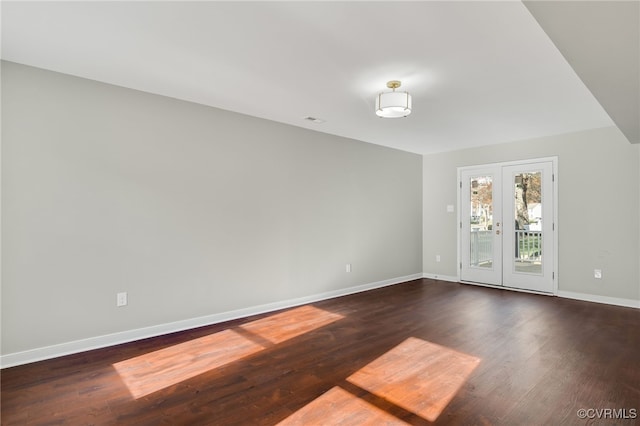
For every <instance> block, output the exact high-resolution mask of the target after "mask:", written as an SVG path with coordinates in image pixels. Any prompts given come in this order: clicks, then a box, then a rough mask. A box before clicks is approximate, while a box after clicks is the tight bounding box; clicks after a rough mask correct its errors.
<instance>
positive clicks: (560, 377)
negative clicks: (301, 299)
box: [1, 279, 640, 425]
mask: <svg viewBox="0 0 640 426" xmlns="http://www.w3.org/2000/svg"><path fill="white" fill-rule="evenodd" d="M1 382H2V383H1V385H2V386H1V388H2V393H1V419H2V425H45V424H46V425H53V424H65V425H116V424H117V425H254V424H255V425H275V424H283V425H334V424H344V425H361V424H370V425H383V424H389V425H403V424H411V425H428V424H460V425H467V424H478V425H490V424H493V425H560V424H563V425H564V424H568V425H572V424H576V425H582V424H612V425H613V424H616V425H634V424H640V418H638V417H640V310H637V309H632V308H622V307H616V306H609V305H601V304H595V303H588V302H580V301H574V300H568V299H561V298H554V297H547V296H537V295H531V294H524V293H516V292H509V291H503V290H497V289H490V288H484V287H474V286H468V285H462V284H453V283H445V282H439V281H433V280H428V279H423V280H416V281H411V282H408V283H404V284H399V285H395V286H391V287H386V288H383V289H378V290H373V291H368V292H365V293H360V294H356V295H351V296H345V297H341V298H337V299H332V300H327V301H323V302H318V303H314V304H311V305H308V306H303V307H298V308H292V309H289V310H285V311H280V312H277V313H270V314H264V315H259V316H254V317H250V318H245V319H242V320H236V321H232V322H228V323H224V324H217V325H214V326H209V327H203V328H198V329H194V330H189V331H185V332H181V333H175V334H171V335H167V336H162V337H158V338H153V339H146V340H143V341H139V342H133V343H129V344H124V345H119V346H114V347H110V348H105V349H101V350H95V351H90V352H85V353H81V354H75V355H70V356H66V357H62V358H57V359H53V360H48V361H43V362H38V363H33V364H29V365H24V366H19V367H13V368H8V369H5V370H2V372H1ZM579 409H591V410H592V411H589V412H587V414H588V415H589V417H592V418H587V419H581V418H580V417H579V416H578V410H579ZM604 409H612V410H615V411H595V410H604Z"/></svg>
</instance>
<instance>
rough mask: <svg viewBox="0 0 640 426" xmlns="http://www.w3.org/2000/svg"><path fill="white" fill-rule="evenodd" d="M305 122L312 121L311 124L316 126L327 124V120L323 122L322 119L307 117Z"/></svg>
mask: <svg viewBox="0 0 640 426" xmlns="http://www.w3.org/2000/svg"><path fill="white" fill-rule="evenodd" d="M303 120H306V121H310V122H312V123H316V124H321V123H324V122H325V120H323V119H321V118H316V117H305V118H303Z"/></svg>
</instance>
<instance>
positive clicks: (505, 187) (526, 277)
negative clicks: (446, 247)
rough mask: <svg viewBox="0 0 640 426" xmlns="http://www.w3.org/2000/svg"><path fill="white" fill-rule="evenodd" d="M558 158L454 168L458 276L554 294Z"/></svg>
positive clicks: (475, 280) (473, 281)
mask: <svg viewBox="0 0 640 426" xmlns="http://www.w3.org/2000/svg"><path fill="white" fill-rule="evenodd" d="M556 167H557V159H556V158H548V159H537V160H530V161H522V162H510V163H500V164H489V165H481V166H472V167H463V168H459V169H458V176H459V185H460V201H459V206H460V208H459V209H458V211H459V212H460V224H459V226H460V233H459V248H460V250H459V259H460V279H461V281H463V282H469V283H478V284H487V285H494V286H502V287H508V288H514V289H522V290H530V291H536V292H544V293H551V294H555V292H556V289H557V285H556V280H555V277H556V273H555V267H556V266H555V265H556V264H557V261H556V252H557V250H556V248H557V238H556V235H557V227H556V222H557V220H556V216H557V214H556V205H557V203H556V194H557V191H556V179H555V175H556Z"/></svg>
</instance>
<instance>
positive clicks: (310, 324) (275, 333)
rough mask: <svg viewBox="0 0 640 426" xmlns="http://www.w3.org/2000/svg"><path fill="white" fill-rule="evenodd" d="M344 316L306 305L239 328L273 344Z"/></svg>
mask: <svg viewBox="0 0 640 426" xmlns="http://www.w3.org/2000/svg"><path fill="white" fill-rule="evenodd" d="M341 318H344V317H343V316H342V315H340V314H335V313H330V312H327V311H323V310H322V309H318V308H316V307H313V306H310V305H307V306H301V307H299V308H296V309H294V310H292V311H286V312H281V313H279V314H275V315H269V316H268V317H265V318H262V319H259V320H255V321H252V322H250V323H247V324H243V325H241V326H240V328H241V329H243V330H246V331H248V332H250V333H253V334H256V335H258V336H260V337H262V338H263V339H267V340H268V341H269V342H271V343H273V344H278V343H282V342H284V341H285V340H289V339H292V338H294V337H297V336H300V335H302V334H305V333H307V332H309V331H312V330H315V329H317V328H320V327H323V326H325V325H327V324H330V323H332V322H334V321H337V320H339V319H341Z"/></svg>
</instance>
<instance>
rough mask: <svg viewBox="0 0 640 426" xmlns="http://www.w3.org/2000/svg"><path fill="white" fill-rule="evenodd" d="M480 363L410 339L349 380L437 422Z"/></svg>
mask: <svg viewBox="0 0 640 426" xmlns="http://www.w3.org/2000/svg"><path fill="white" fill-rule="evenodd" d="M479 363H480V359H479V358H476V357H473V356H470V355H467V354H463V353H461V352H457V351H454V350H452V349H449V348H446V347H443V346H440V345H436V344H434V343H430V342H427V341H424V340H421V339H417V338H414V337H410V338H409V339H407V340H405V341H404V342H402V343H400V344H399V345H398V346H396V347H394V348H393V349H391V350H390V351H388V352H386V353H385V354H384V355H382V356H381V357H379V358H378V359H376V360H374V361H372V362H371V363H369V364H368V365H366V366H364V367H363V368H361V369H360V370H358V371H356V372H355V373H354V374H352V375H351V376H350V377H348V378H347V381H348V382H350V383H352V384H354V385H356V386H359V387H360V388H362V389H365V390H367V391H369V392H370V393H372V394H374V395H376V396H378V397H380V398H384V399H386V400H387V401H389V402H392V403H394V404H395V405H397V406H399V407H402V408H404V409H405V410H408V411H410V412H412V413H414V414H417V415H418V416H420V417H422V418H424V419H426V420H429V421H435V420H436V419H437V418H438V416H439V415H440V414H441V413H442V411H443V410H444V408H445V407H446V406H447V404H449V402H450V401H451V400H452V399H453V397H454V396H455V394H456V393H457V392H458V390H459V389H460V388H461V387H462V385H463V384H464V383H465V381H466V380H467V378H468V377H469V375H470V374H471V373H472V372H473V370H474V369H475V368H476V367H477V366H478V364H479Z"/></svg>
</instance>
